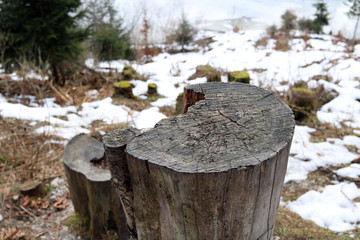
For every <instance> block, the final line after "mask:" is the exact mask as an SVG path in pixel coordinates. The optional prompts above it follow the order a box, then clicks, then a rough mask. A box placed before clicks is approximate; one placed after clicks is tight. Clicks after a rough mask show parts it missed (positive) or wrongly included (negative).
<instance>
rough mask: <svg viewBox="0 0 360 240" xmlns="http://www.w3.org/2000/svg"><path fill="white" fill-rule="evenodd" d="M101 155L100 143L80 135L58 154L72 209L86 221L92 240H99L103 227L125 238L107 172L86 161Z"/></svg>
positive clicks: (123, 219)
mask: <svg viewBox="0 0 360 240" xmlns="http://www.w3.org/2000/svg"><path fill="white" fill-rule="evenodd" d="M103 156H104V148H103V144H102V143H101V142H99V141H98V140H96V139H94V138H92V137H90V136H88V135H85V134H80V135H77V136H76V137H74V138H73V139H71V140H70V141H69V143H68V144H67V146H66V148H65V151H64V154H63V156H62V158H63V161H64V166H65V173H66V177H67V180H68V183H69V189H70V196H71V200H72V202H73V204H74V208H75V212H76V213H78V215H79V217H80V218H81V220H82V221H85V222H88V223H89V230H90V235H91V238H92V239H100V236H101V234H102V232H103V230H104V227H105V226H107V227H109V228H116V229H117V232H118V236H119V239H121V240H127V239H129V234H128V231H127V227H126V219H125V215H124V212H123V210H122V207H121V204H120V201H119V198H118V196H117V194H116V193H115V191H114V189H113V188H112V186H111V182H110V179H111V176H110V171H109V170H105V169H100V168H97V167H95V166H94V165H93V164H92V163H91V162H90V161H91V160H94V159H100V158H102V157H103Z"/></svg>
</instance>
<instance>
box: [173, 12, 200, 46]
mask: <svg viewBox="0 0 360 240" xmlns="http://www.w3.org/2000/svg"><path fill="white" fill-rule="evenodd" d="M195 33H196V31H195V28H194V27H193V26H192V25H191V24H190V23H189V21H188V20H187V19H186V16H185V14H183V15H182V19H181V22H180V24H179V26H178V29H177V30H176V33H175V34H176V42H178V43H179V44H181V49H182V51H184V46H185V45H187V44H189V43H190V42H192V41H193V40H194V35H195Z"/></svg>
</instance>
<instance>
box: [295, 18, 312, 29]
mask: <svg viewBox="0 0 360 240" xmlns="http://www.w3.org/2000/svg"><path fill="white" fill-rule="evenodd" d="M298 26H299V30H300V31H302V32H305V31H312V27H313V20H311V19H307V18H301V19H300V20H299V21H298Z"/></svg>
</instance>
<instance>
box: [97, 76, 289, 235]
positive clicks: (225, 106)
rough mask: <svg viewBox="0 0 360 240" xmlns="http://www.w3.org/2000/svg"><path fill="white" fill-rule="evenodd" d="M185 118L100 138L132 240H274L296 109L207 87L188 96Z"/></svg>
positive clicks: (238, 90) (259, 94)
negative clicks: (147, 129) (122, 200)
mask: <svg viewBox="0 0 360 240" xmlns="http://www.w3.org/2000/svg"><path fill="white" fill-rule="evenodd" d="M184 112H186V114H183V115H179V116H176V117H174V118H168V119H163V120H161V121H160V122H159V123H158V124H157V125H156V126H155V128H153V129H151V130H149V131H146V132H143V133H141V134H138V135H137V136H135V137H134V135H132V138H133V139H132V140H131V139H129V137H128V134H129V133H126V132H122V133H120V132H119V131H117V132H112V133H110V134H108V135H107V136H106V138H105V139H104V144H105V152H106V154H109V155H111V157H110V159H111V161H110V169H111V173H112V176H113V177H114V178H115V179H117V180H116V181H121V179H123V183H124V184H121V186H122V188H119V187H118V189H117V191H118V193H120V194H119V195H120V198H123V199H126V202H127V206H128V207H127V211H128V212H127V213H126V214H127V215H128V216H130V217H129V218H128V225H129V228H130V230H131V232H132V237H133V238H134V239H149V240H152V239H164V240H165V239H166V240H168V239H204V240H208V239H250V240H252V239H270V238H271V236H272V234H273V231H274V225H275V218H276V214H277V210H278V205H279V201H280V195H281V189H282V185H283V180H284V176H285V172H286V167H287V160H288V154H289V149H290V144H291V139H292V135H293V128H294V124H295V123H294V118H293V114H292V112H291V110H290V108H289V107H288V106H287V105H285V104H284V103H283V102H282V101H281V100H280V99H278V98H277V97H276V96H275V95H274V94H272V93H269V92H267V91H265V90H263V89H260V88H257V87H255V86H251V85H248V84H242V83H207V84H200V85H193V86H190V87H187V88H186V89H185V110H184ZM125 138H127V139H128V141H118V143H116V142H117V139H120V140H121V139H125ZM120 142H121V143H120ZM126 144H127V145H126ZM116 149H117V152H116V151H115V150H116ZM119 169H121V170H119ZM122 176H124V177H122ZM125 179H127V180H126V181H124V180H125ZM125 182H126V183H125ZM125 197H126V198H125ZM129 219H130V224H129Z"/></svg>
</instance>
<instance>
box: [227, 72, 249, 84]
mask: <svg viewBox="0 0 360 240" xmlns="http://www.w3.org/2000/svg"><path fill="white" fill-rule="evenodd" d="M228 81H229V82H242V83H250V74H249V73H248V72H246V71H233V72H230V73H229V74H228Z"/></svg>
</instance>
